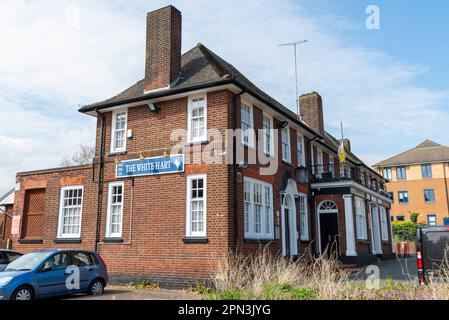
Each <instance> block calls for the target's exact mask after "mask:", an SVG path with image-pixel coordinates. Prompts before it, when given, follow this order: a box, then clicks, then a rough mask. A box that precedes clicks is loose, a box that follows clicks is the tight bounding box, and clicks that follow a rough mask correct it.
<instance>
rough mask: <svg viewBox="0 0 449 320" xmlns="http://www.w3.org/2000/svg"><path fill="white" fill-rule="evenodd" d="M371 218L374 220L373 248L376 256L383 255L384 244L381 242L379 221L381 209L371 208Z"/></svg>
mask: <svg viewBox="0 0 449 320" xmlns="http://www.w3.org/2000/svg"><path fill="white" fill-rule="evenodd" d="M371 216H372V219H373V226H372V229H373V248H374V252H375V253H376V254H382V242H381V240H380V220H379V207H378V206H372V207H371Z"/></svg>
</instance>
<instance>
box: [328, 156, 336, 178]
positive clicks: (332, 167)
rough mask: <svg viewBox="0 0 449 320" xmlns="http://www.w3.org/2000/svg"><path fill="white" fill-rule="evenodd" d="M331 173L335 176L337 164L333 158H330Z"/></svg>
mask: <svg viewBox="0 0 449 320" xmlns="http://www.w3.org/2000/svg"><path fill="white" fill-rule="evenodd" d="M329 172H330V173H331V174H332V177H333V176H334V174H335V162H334V158H333V157H332V156H329Z"/></svg>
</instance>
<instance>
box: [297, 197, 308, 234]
mask: <svg viewBox="0 0 449 320" xmlns="http://www.w3.org/2000/svg"><path fill="white" fill-rule="evenodd" d="M301 199H302V200H303V201H304V212H303V211H302V210H301ZM308 209H309V208H308V203H307V195H306V194H305V193H300V194H299V224H300V228H299V231H300V238H301V241H309V240H310V238H309V210H308ZM303 218H304V228H301V221H302V219H303Z"/></svg>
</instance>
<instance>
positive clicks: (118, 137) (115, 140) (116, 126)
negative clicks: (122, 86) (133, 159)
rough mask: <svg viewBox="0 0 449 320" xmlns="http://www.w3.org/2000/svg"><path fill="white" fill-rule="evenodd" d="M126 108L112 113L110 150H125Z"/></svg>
mask: <svg viewBox="0 0 449 320" xmlns="http://www.w3.org/2000/svg"><path fill="white" fill-rule="evenodd" d="M127 118H128V112H127V110H122V111H114V112H113V113H112V130H111V135H112V137H111V152H122V151H126V127H127Z"/></svg>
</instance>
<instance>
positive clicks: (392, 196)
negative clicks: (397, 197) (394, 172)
mask: <svg viewBox="0 0 449 320" xmlns="http://www.w3.org/2000/svg"><path fill="white" fill-rule="evenodd" d="M388 195H389V196H390V199H391V200H392V201H393V203H394V192H391V191H389V192H388Z"/></svg>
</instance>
